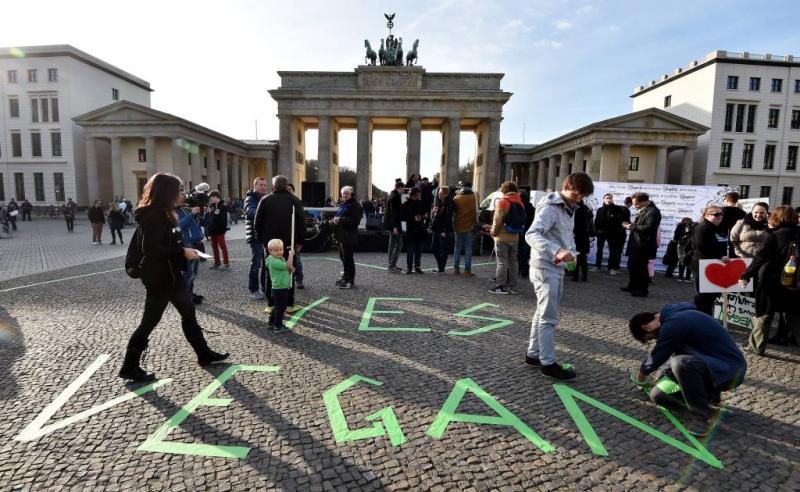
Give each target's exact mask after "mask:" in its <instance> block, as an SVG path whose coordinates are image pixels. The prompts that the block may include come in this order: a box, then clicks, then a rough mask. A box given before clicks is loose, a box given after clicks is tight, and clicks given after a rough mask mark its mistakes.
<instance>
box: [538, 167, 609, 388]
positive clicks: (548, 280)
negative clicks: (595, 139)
mask: <svg viewBox="0 0 800 492" xmlns="http://www.w3.org/2000/svg"><path fill="white" fill-rule="evenodd" d="M593 192H594V183H592V178H590V177H589V175H588V174H586V173H581V172H578V173H572V174H570V175H569V176H567V177H566V178H564V181H563V183H562V185H561V191H560V192H558V193H550V194H549V195H547V196H546V197H545V198H543V199H542V200H541V201H540V202H539V203H538V204H537V205H536V215H535V216H534V219H533V224H531V227H530V228H529V229H528V232H527V233H525V241H526V242H527V243H528V244H529V245H530V246H531V260H530V267H531V268H530V278H531V283H532V284H533V289H534V290H535V291H536V312H535V313H534V314H533V320H532V321H531V336H530V343H529V345H528V353H527V355H526V357H525V362H526V363H527V364H529V365H532V366H536V367H541V372H542V374H543V375H545V376H547V377H550V378H553V379H557V380H559V381H568V380H570V379H575V371H574V370H573V369H572V368H571V367H568V366H566V365H565V366H561V365H559V364H557V363H556V350H555V329H556V325H558V321H559V305H560V304H561V297H562V295H563V293H564V270H565V269H566V267H567V264H568V263H573V265H574V261H575V255H576V253H575V236H574V235H573V229H574V210H575V208H576V206H577V204H578V202H580V201H581V200H582V199H583V197H585V196H587V195H591V194H592V193H593Z"/></svg>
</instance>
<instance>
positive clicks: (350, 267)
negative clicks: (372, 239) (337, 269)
mask: <svg viewBox="0 0 800 492" xmlns="http://www.w3.org/2000/svg"><path fill="white" fill-rule="evenodd" d="M362 215H363V211H362V209H361V205H360V204H359V203H358V200H356V199H355V197H353V188H352V187H351V186H345V187H344V188H342V205H341V206H340V207H339V211H337V212H336V217H334V218H333V237H334V238H335V239H336V241H337V242H338V243H339V258H341V259H342V267H344V275H342V278H340V279H339V280H337V281H336V285H338V286H339V288H340V289H353V288H355V286H356V282H355V280H356V263H355V259H354V258H353V251H354V250H355V247H356V244H358V225H359V224H360V223H361V216H362Z"/></svg>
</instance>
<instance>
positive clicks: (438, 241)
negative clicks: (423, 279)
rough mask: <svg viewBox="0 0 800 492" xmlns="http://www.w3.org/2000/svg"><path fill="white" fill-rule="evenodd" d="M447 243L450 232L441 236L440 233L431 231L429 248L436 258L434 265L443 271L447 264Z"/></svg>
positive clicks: (448, 242)
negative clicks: (431, 236) (431, 239)
mask: <svg viewBox="0 0 800 492" xmlns="http://www.w3.org/2000/svg"><path fill="white" fill-rule="evenodd" d="M449 244H450V234H445V235H444V237H442V234H441V233H438V232H434V233H433V241H432V243H431V249H432V250H433V257H434V258H436V266H438V267H439V271H440V272H443V271H444V269H445V267H446V266H447V253H448V252H449V250H450V248H448V245H449Z"/></svg>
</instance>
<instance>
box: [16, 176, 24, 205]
mask: <svg viewBox="0 0 800 492" xmlns="http://www.w3.org/2000/svg"><path fill="white" fill-rule="evenodd" d="M14 191H15V192H16V195H17V200H18V201H20V202H21V201H22V200H24V199H25V175H23V174H22V173H14Z"/></svg>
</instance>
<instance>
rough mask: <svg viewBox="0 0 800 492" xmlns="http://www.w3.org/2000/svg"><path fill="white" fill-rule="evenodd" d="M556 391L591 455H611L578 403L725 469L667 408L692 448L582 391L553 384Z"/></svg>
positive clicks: (662, 409) (665, 411) (673, 421)
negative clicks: (590, 450)
mask: <svg viewBox="0 0 800 492" xmlns="http://www.w3.org/2000/svg"><path fill="white" fill-rule="evenodd" d="M553 388H555V390H556V393H557V394H558V396H559V398H561V401H562V403H564V406H565V407H566V409H567V411H568V412H569V415H570V417H572V420H574V421H575V424H576V425H577V426H578V430H579V431H580V432H581V435H582V436H583V438H584V439H585V440H586V443H587V444H589V447H590V448H591V449H592V452H593V453H594V454H596V455H598V456H608V451H606V448H605V446H603V441H601V440H600V437H598V435H597V433H596V432H595V431H594V428H593V427H592V425H591V424H590V423H589V421H588V420H587V419H586V416H585V415H584V414H583V411H581V409H580V408H579V407H578V403H577V402H576V401H575V400H576V399H578V400H581V401H583V402H585V403H588V404H589V405H591V406H593V407H594V408H596V409H598V410H600V411H602V412H605V413H607V414H609V415H611V416H612V417H616V418H618V419H619V420H621V421H623V422H625V423H626V424H628V425H632V426H633V427H636V428H637V429H639V430H640V431H643V432H646V433H647V434H650V435H651V436H653V437H655V438H657V439H658V440H660V441H661V442H663V443H665V444H668V445H670V446H672V447H674V448H677V449H679V450H681V451H683V452H684V453H686V454H688V455H690V456H693V457H695V458H697V459H699V460H701V461H704V462H706V463H707V464H709V465H711V466H713V467H714V468H722V463H721V462H720V461H719V460H718V459H717V458H715V457H714V455H712V454H711V453H710V452H708V450H707V449H706V448H704V447H703V445H702V444H700V443H699V442H698V441H697V439H695V438H694V436H692V435H691V434H689V431H687V430H686V428H685V427H684V426H683V425H681V423H680V422H678V419H676V418H675V417H674V416H673V415H672V414H671V413H670V412H669V410H667V409H666V408H663V407H659V408H660V409H661V411H662V412H663V413H664V415H666V417H667V418H668V419H669V421H670V422H671V423H672V425H674V426H675V427H676V428H677V429H678V430H679V431H680V433H681V434H683V436H684V437H686V439H688V440H689V442H691V443H692V446H694V447H691V446H687V445H686V444H684V443H682V442H680V441H678V440H677V439H674V438H672V437H670V436H668V435H666V434H664V433H663V432H661V431H659V430H657V429H654V428H652V427H650V426H649V425H647V424H645V423H642V422H640V421H638V420H636V419H635V418H633V417H630V416H628V415H626V414H624V413H622V412H620V411H619V410H616V409H614V408H612V407H609V406H608V405H606V404H604V403H601V402H599V401H597V400H595V399H593V398H590V397H588V396H586V395H584V394H583V393H581V392H580V391H577V390H575V389H573V388H571V387H569V386H567V385H565V384H560V383H559V384H554V385H553Z"/></svg>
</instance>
